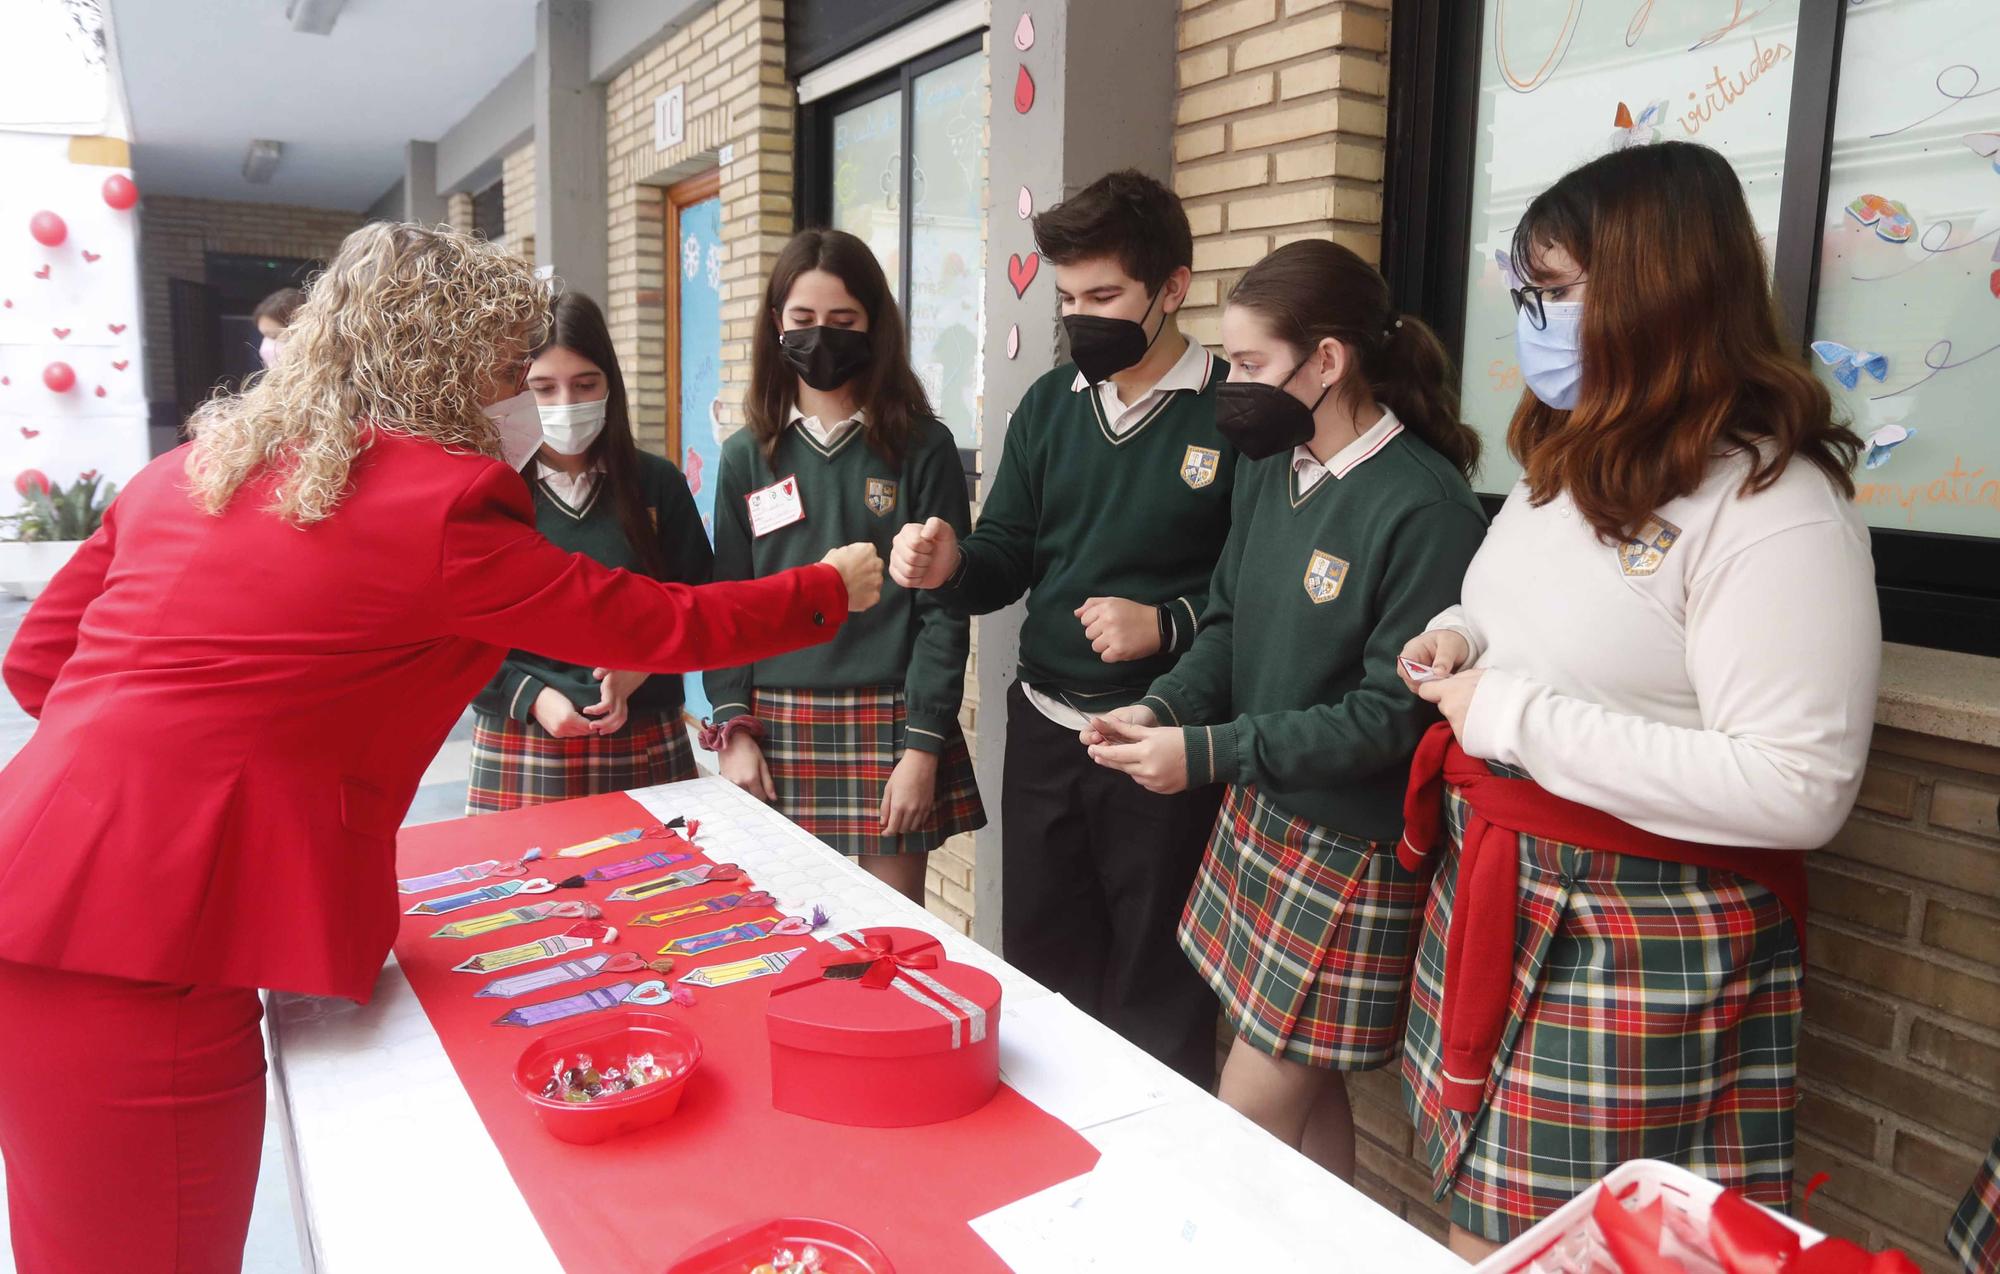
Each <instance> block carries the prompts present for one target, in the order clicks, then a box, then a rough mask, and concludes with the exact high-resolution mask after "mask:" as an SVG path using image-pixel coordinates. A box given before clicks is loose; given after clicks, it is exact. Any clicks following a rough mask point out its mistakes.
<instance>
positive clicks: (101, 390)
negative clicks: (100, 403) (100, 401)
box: [97, 385, 104, 398]
mask: <svg viewBox="0 0 2000 1274" xmlns="http://www.w3.org/2000/svg"><path fill="white" fill-rule="evenodd" d="M97 396H98V397H99V398H102V397H104V386H102V385H99V386H98V387H97Z"/></svg>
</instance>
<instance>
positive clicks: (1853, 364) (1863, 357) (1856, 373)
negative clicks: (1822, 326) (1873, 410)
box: [1812, 341, 1889, 389]
mask: <svg viewBox="0 0 2000 1274" xmlns="http://www.w3.org/2000/svg"><path fill="white" fill-rule="evenodd" d="M1812 352H1813V353H1815V354H1817V355H1819V361H1820V362H1822V363H1825V364H1826V365H1827V366H1828V367H1831V368H1832V369H1833V378H1834V379H1835V380H1837V381H1839V382H1840V387H1841V388H1842V389H1853V388H1854V386H1855V385H1856V384H1857V383H1858V382H1859V381H1860V380H1861V373H1863V372H1867V373H1868V374H1869V375H1870V376H1873V377H1874V378H1875V379H1876V380H1878V381H1879V380H1885V379H1887V378H1888V375H1889V356H1888V355H1887V354H1876V353H1873V352H1871V351H1869V350H1862V349H1849V348H1847V346H1845V345H1842V344H1841V343H1840V342H1839V341H1814V342H1813V343H1812Z"/></svg>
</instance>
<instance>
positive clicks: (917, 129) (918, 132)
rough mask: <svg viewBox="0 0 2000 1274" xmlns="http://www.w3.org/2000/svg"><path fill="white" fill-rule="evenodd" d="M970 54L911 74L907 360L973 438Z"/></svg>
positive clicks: (977, 97) (976, 150)
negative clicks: (913, 94) (912, 165)
mask: <svg viewBox="0 0 2000 1274" xmlns="http://www.w3.org/2000/svg"><path fill="white" fill-rule="evenodd" d="M980 63H981V59H980V57H979V55H978V54H973V55H972V56H971V57H965V58H960V59H959V60H958V61H956V62H952V63H948V64H947V65H945V66H941V67H939V68H938V69H937V70H935V71H932V72H930V73H928V74H926V75H920V76H918V77H917V79H916V100H915V104H914V105H915V109H914V111H913V112H912V114H911V124H912V132H913V133H914V134H915V138H914V142H915V144H914V145H913V146H912V147H911V154H912V155H913V156H914V159H915V165H916V166H915V168H914V169H913V170H912V171H911V173H910V295H909V298H908V299H907V300H906V301H905V302H904V306H903V308H904V309H905V310H906V311H907V312H908V316H909V324H910V365H911V366H912V367H913V368H915V369H916V373H917V378H918V379H919V380H921V381H923V384H924V392H925V393H926V394H928V395H930V400H931V406H932V407H934V408H935V409H936V410H937V413H938V416H939V418H940V419H942V420H943V421H944V423H945V424H947V425H949V426H951V431H952V433H953V434H954V435H955V436H956V437H957V438H958V440H959V441H960V443H961V444H962V445H965V446H971V445H972V442H973V436H974V431H975V424H976V422H975V420H974V416H973V408H974V404H975V402H976V401H977V400H978V396H979V380H980V369H981V362H980V358H979V350H980V336H981V323H980V318H981V312H982V309H983V307H982V306H981V305H980V268H979V263H980V255H981V249H980V241H979V213H980V205H981V203H982V202H983V198H982V195H983V192H982V189H981V183H980V175H979V169H980V166H981V162H982V160H983V159H984V158H985V154H986V146H985V142H984V140H983V135H984V130H985V127H986V120H985V114H986V110H985V92H984V87H983V85H982V83H981V81H982V79H983V76H982V74H981V71H982V68H981V65H980Z"/></svg>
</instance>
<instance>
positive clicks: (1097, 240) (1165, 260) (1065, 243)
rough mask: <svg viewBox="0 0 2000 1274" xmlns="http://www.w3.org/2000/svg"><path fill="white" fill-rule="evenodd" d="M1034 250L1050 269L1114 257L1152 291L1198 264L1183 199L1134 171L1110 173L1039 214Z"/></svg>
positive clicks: (1123, 268) (1122, 267) (1126, 271)
mask: <svg viewBox="0 0 2000 1274" xmlns="http://www.w3.org/2000/svg"><path fill="white" fill-rule="evenodd" d="M1035 246H1036V247H1038V248H1040V249H1041V253H1042V255H1043V256H1044V257H1047V258H1048V260H1049V262H1050V264H1052V265H1073V264H1075V263H1076V262H1078V261H1088V260H1090V259H1092V258H1093V257H1112V258H1115V259H1116V260H1117V262H1118V268H1119V269H1121V270H1123V271H1125V273H1126V274H1128V275H1130V276H1131V277H1132V278H1134V279H1137V280H1138V281H1139V282H1141V283H1143V284H1145V285H1146V290H1147V291H1148V292H1158V291H1159V290H1160V288H1161V286H1162V285H1164V284H1165V283H1166V281H1167V280H1168V279H1169V278H1172V277H1173V273H1174V271H1175V270H1180V269H1187V268H1192V267H1193V265H1194V234H1193V232H1191V231H1190V230H1189V229H1188V219H1187V212H1186V210H1185V209H1183V208H1182V207H1181V201H1180V199H1179V197H1178V196H1176V195H1175V194H1174V192H1173V191H1171V190H1168V189H1167V188H1166V187H1165V186H1162V185H1161V184H1160V183H1159V182H1157V181H1155V180H1153V179H1152V178H1151V177H1148V176H1147V175H1146V174H1144V173H1142V172H1140V171H1139V170H1138V169H1136V168H1126V169H1122V170H1120V171H1118V172H1115V173H1106V174H1104V176H1102V177H1099V178H1098V179H1097V180H1096V181H1093V182H1091V183H1090V184H1089V185H1088V186H1085V187H1084V188H1083V189H1082V190H1079V191H1077V192H1076V193H1075V194H1073V195H1071V196H1070V197H1069V198H1067V199H1065V200H1063V201H1062V202H1061V203H1059V204H1057V205H1056V206H1055V207H1053V208H1051V209H1049V210H1048V211H1047V212H1038V213H1036V214H1035Z"/></svg>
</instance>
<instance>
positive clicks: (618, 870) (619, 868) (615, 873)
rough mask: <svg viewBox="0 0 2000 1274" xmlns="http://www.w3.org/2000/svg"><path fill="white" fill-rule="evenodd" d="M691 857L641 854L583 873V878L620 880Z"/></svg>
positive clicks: (688, 855) (686, 855) (687, 855)
mask: <svg viewBox="0 0 2000 1274" xmlns="http://www.w3.org/2000/svg"><path fill="white" fill-rule="evenodd" d="M692 857H694V855H692V854H674V853H669V852H667V851H664V850H660V851H656V852H654V853H651V854H641V855H639V856H638V857H637V858H628V859H626V860H625V861H624V862H622V863H610V864H607V865H606V866H603V867H593V868H591V869H590V870H589V871H587V872H585V873H583V878H584V879H585V880H622V879H623V878H625V877H626V876H636V875H638V874H639V873H640V872H642V871H651V870H652V869H653V868H655V867H671V866H673V865H674V864H675V863H684V862H686V861H687V860H688V859H690V858H692Z"/></svg>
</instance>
